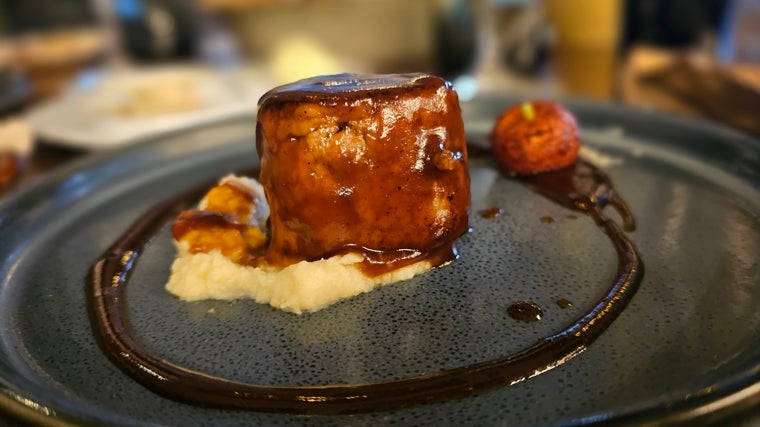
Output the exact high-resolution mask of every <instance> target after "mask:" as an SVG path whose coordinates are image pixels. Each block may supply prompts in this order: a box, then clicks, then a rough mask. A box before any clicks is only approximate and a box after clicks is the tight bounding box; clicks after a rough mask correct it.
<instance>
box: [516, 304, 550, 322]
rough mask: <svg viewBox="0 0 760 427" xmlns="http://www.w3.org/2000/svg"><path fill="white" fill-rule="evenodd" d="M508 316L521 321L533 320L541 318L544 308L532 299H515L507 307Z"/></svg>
mask: <svg viewBox="0 0 760 427" xmlns="http://www.w3.org/2000/svg"><path fill="white" fill-rule="evenodd" d="M507 314H509V317H511V318H513V319H515V320H520V321H523V322H535V321H536V320H541V317H543V315H544V310H542V309H541V307H539V305H538V304H536V303H535V302H533V301H517V302H515V303H512V305H510V306H509V307H508V308H507Z"/></svg>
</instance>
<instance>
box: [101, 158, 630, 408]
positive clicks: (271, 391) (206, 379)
mask: <svg viewBox="0 0 760 427" xmlns="http://www.w3.org/2000/svg"><path fill="white" fill-rule="evenodd" d="M523 181H524V182H525V183H526V184H527V185H529V186H531V187H532V188H533V189H535V190H536V191H537V192H539V193H541V194H544V195H546V196H547V197H549V198H551V199H552V200H554V201H556V202H557V203H560V204H562V205H565V206H568V207H570V208H571V209H574V210H576V211H579V212H583V213H585V214H588V215H590V216H591V217H592V218H594V220H595V221H596V223H597V224H598V225H599V227H600V228H601V229H602V231H604V232H605V233H606V234H607V235H608V236H609V238H610V240H611V242H612V244H613V247H614V249H615V251H616V253H617V255H618V267H617V273H616V276H615V278H614V280H612V282H611V283H610V287H609V289H608V290H607V292H606V294H605V295H604V296H603V297H602V298H601V299H600V300H599V301H598V302H596V303H595V304H594V305H593V306H592V307H590V308H589V309H588V310H587V312H585V313H583V314H582V315H581V316H580V317H578V319H577V320H576V321H574V322H572V323H570V324H569V325H568V326H567V327H566V328H564V329H563V330H561V331H559V332H557V333H556V334H554V335H551V336H548V337H546V338H544V339H541V340H539V341H538V342H536V343H535V344H534V345H532V346H530V347H528V348H526V349H524V350H522V351H520V352H518V353H515V354H508V355H504V357H502V358H498V359H494V360H489V361H485V362H481V363H477V364H474V365H470V366H462V367H458V368H453V369H447V370H442V371H439V372H436V373H432V374H424V375H419V376H413V377H409V378H403V379H398V380H393V381H386V382H377V383H361V384H336V385H314V386H271V385H266V384H247V383H240V382H235V381H231V380H227V379H223V378H218V377H214V376H211V375H207V374H204V373H202V372H197V371H193V370H190V369H188V368H185V367H182V366H178V365H176V364H174V363H171V362H169V361H166V360H163V359H161V358H159V357H157V356H155V355H153V354H152V353H151V352H150V351H148V350H147V349H146V348H145V347H144V346H143V345H142V344H141V343H139V342H137V341H136V340H135V339H134V337H133V336H132V333H131V331H130V330H129V326H128V323H129V322H128V319H127V315H126V307H125V306H126V299H125V295H124V293H125V288H126V286H127V284H128V283H129V276H130V272H131V270H132V268H134V266H135V264H136V263H137V262H138V261H139V257H140V254H141V252H142V251H143V249H144V248H145V246H146V245H147V244H148V242H149V241H150V240H151V238H152V237H153V236H154V235H155V234H156V233H157V232H158V230H160V229H161V227H162V226H164V225H165V224H166V223H167V222H168V221H170V220H171V219H172V218H173V217H174V216H175V215H176V214H177V212H179V211H180V210H181V209H183V208H184V207H185V206H188V205H189V204H190V203H192V202H193V201H195V200H197V198H198V197H199V194H201V193H200V192H196V193H192V194H189V195H184V196H180V197H178V198H177V199H175V200H170V201H167V202H166V203H163V204H161V205H159V206H156V207H154V208H153V209H151V210H150V211H149V212H147V213H146V214H145V215H144V216H143V217H142V218H141V219H139V220H138V221H137V222H136V223H135V224H134V225H133V226H132V227H131V228H130V229H129V230H128V231H127V233H126V234H124V235H123V236H122V237H121V238H120V239H119V240H118V241H117V242H116V243H115V244H114V245H113V246H112V247H111V248H110V249H109V250H108V251H107V252H106V253H105V254H104V255H103V256H102V257H101V258H100V259H99V260H98V261H97V262H96V263H95V264H94V266H93V267H92V269H91V272H90V278H89V281H88V287H87V293H88V306H89V309H90V312H91V317H92V323H93V327H94V331H95V334H96V336H97V338H98V339H99V342H100V344H101V346H102V348H103V350H104V352H105V353H106V354H107V355H108V357H109V358H110V359H111V360H112V361H113V362H114V363H115V364H116V365H117V366H119V367H120V368H121V369H122V370H123V371H125V372H126V373H127V374H128V375H130V376H131V377H132V378H134V379H135V380H136V381H138V382H140V383H141V384H143V385H145V386H146V387H148V388H149V389H150V390H152V391H154V392H156V393H158V394H160V395H162V396H165V397H168V398H171V399H175V400H178V401H182V402H186V403H191V404H195V405H201V406H210V407H218V408H227V409H247V410H258V411H272V412H289V413H298V414H338V413H355V412H364V411H374V410H384V409H391V408H396V407H400V406H407V405H413V404H420V403H426V402H432V401H439V400H443V399H451V398H458V397H464V396H468V395H472V394H475V393H479V392H482V391H485V390H488V389H492V388H495V387H502V386H507V385H511V384H514V383H516V382H519V381H522V380H525V379H527V378H530V377H532V376H535V375H538V373H541V372H544V371H546V370H548V369H551V368H554V367H556V366H559V365H560V364H562V363H564V362H565V361H567V360H569V359H571V358H572V357H574V356H576V355H578V354H579V353H580V352H581V351H583V350H584V349H585V348H586V347H587V346H589V345H590V344H591V343H592V342H593V341H594V340H595V339H596V338H597V337H599V336H600V335H601V334H602V333H603V332H604V331H605V329H606V328H607V326H609V325H610V324H611V323H612V322H613V321H614V319H615V318H616V317H617V315H618V314H619V313H621V312H622V310H623V309H624V308H625V307H626V305H627V304H628V302H629V301H630V299H631V297H632V296H633V294H634V293H635V291H636V289H637V287H638V285H639V283H640V281H641V278H642V276H643V265H642V262H641V259H640V257H639V254H638V252H637V251H636V248H635V247H634V245H633V243H632V242H631V241H630V240H629V239H628V237H627V236H626V234H625V233H624V232H623V229H622V228H621V227H620V226H619V225H618V224H617V223H616V222H614V221H613V220H611V219H609V218H607V217H606V216H605V215H604V213H603V212H602V210H603V208H604V207H605V206H606V205H607V204H612V205H613V206H614V207H615V208H616V209H617V210H618V211H619V212H620V213H621V216H622V217H623V221H624V226H625V228H626V229H633V227H634V222H633V217H632V216H631V215H630V210H629V209H628V207H627V206H626V204H625V202H624V201H623V200H622V199H621V198H620V197H619V196H618V195H617V194H616V193H615V191H614V189H613V187H612V184H611V183H610V181H609V179H608V178H607V176H606V175H605V174H604V173H602V172H601V171H600V170H598V169H597V168H595V167H594V166H593V165H591V164H589V163H586V162H583V161H579V162H578V163H577V164H576V165H573V166H570V167H567V168H564V169H561V170H557V171H553V172H548V173H546V174H541V175H540V176H539V175H537V176H534V177H530V178H524V179H523ZM205 188H208V187H205Z"/></svg>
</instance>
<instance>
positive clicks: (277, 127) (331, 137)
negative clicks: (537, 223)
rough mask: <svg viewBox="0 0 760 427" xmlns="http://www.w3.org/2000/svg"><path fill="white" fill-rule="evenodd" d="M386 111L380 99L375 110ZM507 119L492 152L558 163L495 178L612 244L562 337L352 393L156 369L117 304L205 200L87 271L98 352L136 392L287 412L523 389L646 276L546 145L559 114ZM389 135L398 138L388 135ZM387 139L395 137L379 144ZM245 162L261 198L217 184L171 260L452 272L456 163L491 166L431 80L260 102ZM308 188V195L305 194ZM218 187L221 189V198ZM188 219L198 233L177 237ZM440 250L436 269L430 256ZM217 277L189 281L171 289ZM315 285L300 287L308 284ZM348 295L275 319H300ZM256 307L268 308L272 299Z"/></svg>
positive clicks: (600, 207) (462, 169)
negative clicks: (255, 158)
mask: <svg viewBox="0 0 760 427" xmlns="http://www.w3.org/2000/svg"><path fill="white" fill-rule="evenodd" d="M386 97H387V99H390V100H391V102H389V104H387V105H386V104H385V102H386V99H385V98H386ZM547 105H548V107H550V108H545V107H547ZM387 106H390V110H389V109H387V108H385V107H387ZM375 108H377V110H375ZM517 108H518V109H517V110H516V111H517V113H515V114H517V117H512V113H511V111H513V110H507V112H506V113H507V117H510V120H512V119H513V118H514V120H515V122H514V124H513V125H511V126H515V127H520V128H521V129H523V130H524V132H523V137H521V138H518V139H516V140H512V139H504V138H502V137H500V136H499V135H500V133H498V132H494V133H493V135H494V139H493V141H492V143H493V145H494V149H495V151H498V149H497V148H496V147H502V148H504V146H505V145H507V144H515V143H516V144H518V145H519V146H520V147H519V148H520V149H521V150H522V151H523V152H524V153H530V154H531V155H534V154H535V153H536V152H540V151H541V150H540V149H535V148H530V149H527V150H526V149H525V148H526V147H527V145H526V144H530V143H536V144H540V145H544V146H545V149H546V151H547V152H549V153H552V154H551V157H552V159H553V161H556V162H558V163H551V162H550V163H549V166H548V167H547V166H546V164H544V163H543V162H538V163H539V164H541V169H538V170H534V169H530V170H529V171H527V172H528V173H525V171H519V173H518V176H517V177H515V176H513V172H514V171H505V172H504V173H503V174H502V176H501V179H518V180H519V181H521V182H523V183H525V184H526V185H527V186H529V187H530V188H532V189H534V190H535V191H536V193H538V194H541V195H543V196H545V197H548V198H549V199H551V200H553V201H555V202H557V203H559V204H561V205H562V206H565V207H566V208H568V209H571V210H574V211H577V212H579V213H582V214H586V215H588V216H589V217H591V218H592V219H593V220H594V221H595V222H596V224H597V225H598V226H599V228H600V232H604V233H605V234H606V235H607V236H608V237H609V239H610V240H611V242H612V248H613V249H614V251H615V252H616V254H617V257H618V261H619V263H618V268H617V272H616V275H615V278H614V280H613V281H612V283H611V284H610V285H609V288H608V289H607V291H606V292H605V294H604V295H603V297H602V298H601V299H600V300H599V301H598V302H597V303H596V304H594V305H593V306H592V307H589V308H588V311H587V312H586V313H584V315H583V316H581V317H579V318H578V319H577V320H576V321H575V322H573V323H571V324H570V325H568V326H567V327H566V328H564V329H563V330H561V331H558V332H557V333H555V334H553V335H551V336H547V337H545V338H544V339H542V340H540V341H539V342H537V343H536V344H534V345H532V346H529V347H528V348H526V349H524V350H522V351H520V352H518V353H514V354H505V355H503V356H502V357H500V358H497V359H495V360H489V361H485V362H481V363H476V364H473V365H469V366H462V367H458V368H453V369H445V370H441V371H439V372H435V373H432V374H421V375H419V376H412V377H408V378H402V379H398V380H391V381H385V382H375V383H363V384H328V385H322V384H320V385H313V386H269V385H260V384H247V383H240V382H236V381H233V380H229V379H224V378H219V377H213V376H210V375H207V374H204V373H201V372H196V371H193V370H190V369H187V368H184V367H182V366H178V365H175V364H173V363H172V362H170V361H166V360H162V359H160V358H158V357H156V356H154V355H152V354H151V353H150V352H149V351H148V350H146V349H145V348H144V347H143V346H142V345H141V344H140V343H139V342H137V341H135V339H134V338H133V337H132V336H131V332H130V331H129V330H128V329H127V328H123V327H118V325H124V324H126V319H125V311H124V307H123V303H122V301H123V292H124V288H125V287H126V285H127V283H128V281H129V273H130V270H131V268H132V267H133V266H134V264H135V262H137V260H138V258H139V256H140V254H141V253H142V251H143V248H144V247H145V246H146V245H148V244H149V242H150V241H151V239H152V237H153V236H154V235H155V233H156V232H157V230H159V229H160V228H161V227H162V226H164V225H165V224H166V222H167V221H171V220H173V219H174V218H173V214H172V212H176V211H177V210H178V209H180V207H182V206H187V205H188V204H192V203H193V202H194V201H195V200H197V197H198V194H202V193H203V192H204V191H205V190H206V189H205V188H201V189H199V190H198V191H197V192H193V193H192V194H190V195H186V196H180V197H178V198H177V199H176V200H170V201H167V202H166V203H163V204H161V205H159V206H156V207H155V208H153V209H152V210H150V211H149V212H148V213H146V214H145V216H143V217H142V218H141V219H140V220H139V221H138V222H137V223H136V224H135V225H134V226H133V227H132V229H130V230H128V231H127V232H126V233H125V234H124V235H123V236H122V238H120V240H119V241H118V242H116V243H115V244H114V245H113V246H112V248H111V249H110V250H109V252H108V253H106V254H104V255H103V256H102V257H101V259H100V260H99V261H98V262H97V263H96V264H95V265H94V266H93V269H92V274H91V282H90V285H89V288H88V291H89V292H90V298H89V301H90V303H91V313H92V314H93V322H94V326H95V330H96V333H97V335H98V338H99V339H100V343H101V345H102V347H103V349H104V351H105V352H106V354H107V355H108V356H109V357H110V358H111V360H112V361H113V362H114V363H116V364H117V365H118V366H119V367H121V368H122V369H123V370H124V371H125V372H127V373H128V374H129V375H131V376H132V377H133V378H134V379H136V380H137V381H139V382H140V383H142V384H143V385H145V386H146V387H148V388H150V389H151V390H153V391H155V392H156V393H159V394H161V395H164V396H167V397H169V398H173V399H177V400H181V401H184V402H188V403H194V404H199V405H206V406H214V407H223V408H242V409H252V410H264V411H284V412H293V413H347V412H361V411H371V410H380V409H389V408H394V407H398V406H404V405H410V404H416V403H424V402H430V401H435V400H441V399H449V398H455V397H462V396H467V395H471V394H473V393H477V392H481V391H484V390H488V389H491V388H494V387H499V386H506V385H511V384H514V383H516V382H519V381H522V380H525V379H528V378H530V377H532V376H535V375H538V374H540V373H542V372H544V371H546V370H549V369H552V368H555V367H557V366H560V365H561V364H562V363H564V362H565V361H567V360H569V359H571V358H573V357H575V356H577V355H578V354H580V353H581V352H582V351H583V350H584V349H585V348H586V347H588V346H589V345H590V344H591V343H592V342H593V341H594V340H595V339H596V338H597V337H598V336H599V335H600V334H601V333H602V332H603V331H604V330H605V329H606V327H607V326H608V325H609V324H610V323H611V322H612V321H614V319H615V318H616V317H617V315H618V314H619V313H620V312H621V311H622V310H623V309H624V308H625V307H626V305H627V303H628V301H630V299H631V298H632V296H633V294H634V293H635V291H636V289H637V287H638V284H639V283H640V281H641V278H642V275H643V265H642V263H641V259H640V257H639V255H638V252H637V251H636V248H635V247H634V245H633V243H632V242H631V241H630V240H629V238H628V236H627V234H626V231H632V230H633V229H634V228H635V222H634V221H633V217H632V215H631V213H630V210H629V209H628V206H627V204H626V203H625V201H624V200H623V199H622V197H620V195H618V194H617V192H616V191H615V189H614V187H613V185H612V182H611V181H610V179H609V178H608V176H607V175H606V174H605V173H604V172H603V171H602V170H601V169H599V168H598V167H596V166H594V165H593V164H591V163H589V162H588V161H585V160H582V159H578V158H577V153H578V144H577V138H576V139H575V140H572V141H571V142H569V143H568V142H567V141H564V140H559V141H557V140H555V139H554V138H549V139H547V138H545V134H547V132H549V134H551V131H552V130H553V129H555V126H563V128H562V129H563V130H562V131H561V132H560V134H563V132H564V126H575V122H574V120H561V121H557V120H556V117H557V116H556V114H557V113H558V112H559V113H561V114H560V115H563V114H565V113H566V111H565V110H563V109H559V108H560V107H559V106H555V105H553V104H543V103H540V102H527V103H525V104H522V105H521V106H518V107H517ZM336 109H337V110H338V111H339V112H340V113H339V114H336V112H335V111H336ZM568 114H569V113H568ZM568 123H569V124H568ZM500 125H501V126H503V125H504V123H503V121H501V120H500V121H497V123H496V127H497V128H498V127H499V126H500ZM396 129H399V130H400V134H398V135H396V134H394V131H395V130H396ZM571 131H572V132H570V135H571V137H572V136H573V135H577V129H572V128H571ZM389 135H391V137H390V138H391V139H389V140H385V139H384V138H385V137H388V136H389ZM375 144H377V145H375ZM557 147H559V151H557V150H555V149H556V148H557ZM566 147H570V148H566ZM257 149H258V151H259V155H260V157H261V161H262V164H261V170H260V171H256V172H254V173H253V175H257V174H258V175H259V176H260V178H261V184H262V188H259V187H258V184H257V183H255V182H249V181H235V180H234V179H233V180H229V179H228V180H226V181H223V182H222V183H221V184H220V185H219V186H217V187H214V188H213V189H212V190H211V192H210V193H209V194H208V195H207V197H205V198H204V201H203V202H202V204H201V206H200V209H198V210H191V211H185V213H183V214H181V215H180V217H179V219H178V220H177V221H176V222H175V223H174V231H175V232H174V236H175V237H176V238H177V240H178V241H179V246H180V248H181V252H183V251H184V252H185V253H181V254H180V256H179V257H178V260H181V259H183V257H187V256H188V255H190V256H196V255H201V256H206V255H208V254H210V253H212V254H216V256H217V258H219V259H227V260H228V261H229V262H228V264H229V265H230V266H232V268H233V269H256V268H270V269H275V270H282V271H284V270H285V269H287V268H289V266H291V265H296V264H299V263H312V262H319V261H318V260H321V259H330V257H332V256H334V255H338V256H345V255H347V254H348V255H355V256H357V259H358V260H359V262H358V263H356V265H355V266H354V267H352V268H354V270H355V271H357V272H361V273H362V274H363V275H365V276H367V277H376V276H381V275H382V274H387V273H388V272H392V271H394V270H396V269H398V268H406V267H408V266H410V265H414V263H417V262H420V261H422V262H428V261H429V260H431V259H432V260H434V261H433V262H430V263H429V264H428V267H431V266H434V265H440V264H446V263H447V262H448V261H452V260H453V255H454V254H455V252H454V251H453V250H452V248H453V243H454V242H455V240H456V238H457V237H458V236H460V235H461V234H462V233H464V232H466V231H467V228H468V222H467V218H468V216H469V176H468V174H467V161H468V158H469V157H470V156H472V157H479V158H482V157H490V156H491V155H490V153H485V152H483V151H482V150H480V151H475V150H473V151H471V152H470V153H469V155H468V150H467V147H466V146H465V145H464V129H463V126H462V121H461V113H460V111H459V107H458V103H457V102H456V94H455V92H453V91H452V90H451V87H450V85H449V84H448V83H446V82H444V81H442V80H441V79H438V78H435V77H432V76H427V75H403V76H397V75H394V76H369V77H367V76H355V75H337V76H325V77H321V78H317V79H311V80H305V81H300V82H296V83H294V84H292V85H287V86H285V87H283V88H278V89H275V90H274V91H272V92H270V93H268V94H267V95H266V96H265V97H264V98H263V100H262V104H261V108H260V110H259V123H258V130H257ZM510 149H511V147H510ZM563 150H564V151H563ZM568 153H569V155H568ZM519 157H520V156H519V155H518V156H516V157H515V158H519ZM381 159H382V160H383V161H381ZM568 159H570V160H569V161H568ZM293 162H295V164H294V163H293ZM510 164H512V163H510ZM398 168H401V170H399V169H398ZM519 174H521V175H519ZM338 178H339V179H338ZM310 180H312V181H313V183H314V185H309V182H312V181H310ZM229 182H233V184H231V185H229V186H227V184H226V183H229ZM235 182H237V183H235ZM241 182H242V183H243V184H241ZM262 193H263V197H262ZM241 194H242V196H241ZM264 199H266V201H267V203H268V204H267V205H266V209H264V204H263V200H264ZM255 203H258V205H254V204H255ZM216 205H219V207H214V206H216ZM607 206H611V207H613V208H614V209H615V210H616V211H617V212H618V213H619V214H620V216H621V217H622V218H623V225H622V226H621V225H619V224H617V223H616V222H615V221H613V220H612V219H610V218H608V217H607V216H606V215H605V214H604V212H603V211H604V209H605V208H606V207H607ZM263 210H266V211H268V220H267V219H264V218H263V216H260V215H258V213H261V211H263ZM494 212H496V214H494V215H489V217H490V218H491V219H492V220H498V219H499V218H500V215H499V211H498V207H495V208H494ZM187 220H190V221H197V222H196V223H192V222H191V223H189V224H188V223H187ZM266 224H268V226H267V225H266ZM377 231H382V232H381V233H377ZM230 242H232V243H230ZM441 248H444V249H445V251H443V252H445V254H447V256H440V254H441V252H440V250H441ZM225 252H226V254H225ZM431 255H432V257H431ZM462 256H467V254H462ZM186 259H188V258H186ZM199 264H201V263H197V262H194V261H193V262H190V263H189V264H188V265H190V266H191V268H192V266H193V265H199ZM453 266H456V261H455V260H454V262H453ZM225 268H227V267H225ZM320 268H321V267H320ZM443 268H452V267H443ZM215 272H216V271H209V270H207V269H206V270H203V269H201V270H196V273H193V272H192V270H190V272H187V271H186V272H183V273H182V276H181V277H178V278H177V280H178V281H186V280H188V279H187V278H188V277H190V276H192V275H193V274H196V275H197V276H203V275H209V274H213V273H215ZM331 274H333V273H332V272H331V273H330V274H328V277H329V276H330V275H331ZM313 276H316V274H312V273H309V274H308V275H307V277H306V278H305V279H304V280H309V279H310V278H311V277H313ZM221 277H222V280H224V278H226V277H229V275H226V274H223V275H222V276H221ZM276 280H278V281H279V280H280V279H279V278H278V279H276ZM351 280H354V278H351ZM277 284H278V283H270V284H267V285H266V286H270V287H276V286H277ZM245 285H246V284H245V283H243V284H241V285H239V286H241V287H242V286H245ZM251 286H258V285H254V284H251ZM325 286H329V284H327V285H325ZM395 286H403V283H399V284H397V285H395ZM200 287H201V288H207V287H208V286H207V285H206V284H203V285H201V286H200ZM171 288H172V287H171V286H170V289H171ZM370 288H371V287H370ZM312 290H313V291H314V292H315V295H312V296H311V297H310V298H307V299H309V301H312V300H313V299H314V298H316V297H317V296H321V295H323V294H324V292H325V291H324V287H322V286H320V287H316V288H314V289H312ZM367 290H368V289H367ZM172 292H174V291H172ZM241 296H242V295H241V294H234V295H227V294H224V293H223V292H222V294H221V295H214V294H213V290H211V292H210V293H209V294H204V295H202V296H201V297H202V298H216V297H219V298H222V299H229V298H239V297H241ZM348 296H350V295H348V294H341V295H339V296H338V297H337V298H335V299H334V300H324V299H322V300H318V302H317V303H316V304H314V305H312V306H308V305H306V306H296V308H293V307H292V306H287V305H284V306H282V307H280V308H283V309H286V310H288V309H289V310H290V311H294V312H300V311H310V310H314V309H318V308H320V307H322V306H324V305H326V304H330V303H333V302H335V301H337V300H340V299H342V298H346V297H348ZM254 298H255V299H257V300H258V301H259V302H270V303H271V302H272V299H271V297H269V299H267V297H262V298H259V297H258V296H254ZM188 299H192V298H188ZM274 305H277V304H274ZM514 307H516V308H515V309H514V310H512V312H516V313H523V314H524V313H527V314H528V315H531V314H532V313H533V314H535V312H536V311H535V310H536V307H534V306H533V305H531V303H530V302H518V303H517V304H516V305H514ZM531 309H532V310H531ZM515 317H519V316H517V315H515ZM533 317H536V316H535V315H533ZM525 320H527V317H526V318H525Z"/></svg>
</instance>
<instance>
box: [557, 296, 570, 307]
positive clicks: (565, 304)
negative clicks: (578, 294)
mask: <svg viewBox="0 0 760 427" xmlns="http://www.w3.org/2000/svg"><path fill="white" fill-rule="evenodd" d="M557 305H558V306H560V307H561V308H568V307H572V306H573V302H572V301H570V300H569V299H567V298H560V299H558V300H557Z"/></svg>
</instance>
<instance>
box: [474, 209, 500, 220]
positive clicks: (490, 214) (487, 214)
mask: <svg viewBox="0 0 760 427" xmlns="http://www.w3.org/2000/svg"><path fill="white" fill-rule="evenodd" d="M478 213H479V214H480V216H481V217H482V218H486V219H491V218H496V217H497V216H501V214H503V213H504V209H502V208H500V207H499V206H490V207H488V208H485V209H483V210H480V211H479V212H478Z"/></svg>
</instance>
